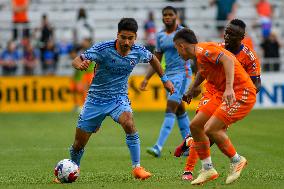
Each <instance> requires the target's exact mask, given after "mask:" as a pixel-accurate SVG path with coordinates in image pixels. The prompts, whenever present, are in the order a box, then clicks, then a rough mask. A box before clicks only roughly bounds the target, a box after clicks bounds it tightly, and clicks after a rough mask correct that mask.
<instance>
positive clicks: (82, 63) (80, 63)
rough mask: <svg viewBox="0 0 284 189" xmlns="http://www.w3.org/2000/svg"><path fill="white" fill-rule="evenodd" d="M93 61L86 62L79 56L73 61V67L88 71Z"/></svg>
mask: <svg viewBox="0 0 284 189" xmlns="http://www.w3.org/2000/svg"><path fill="white" fill-rule="evenodd" d="M90 64H91V61H90V60H84V59H83V58H82V56H77V57H76V58H75V59H74V60H73V61H72V66H73V67H74V68H75V69H77V70H81V71H82V70H87V69H88V67H89V66H90Z"/></svg>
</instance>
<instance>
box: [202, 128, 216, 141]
mask: <svg viewBox="0 0 284 189" xmlns="http://www.w3.org/2000/svg"><path fill="white" fill-rule="evenodd" d="M204 132H205V134H206V135H207V136H208V137H209V138H211V137H212V136H214V133H215V131H214V130H213V129H212V128H210V127H205V129H204Z"/></svg>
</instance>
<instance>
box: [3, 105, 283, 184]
mask: <svg viewBox="0 0 284 189" xmlns="http://www.w3.org/2000/svg"><path fill="white" fill-rule="evenodd" d="M189 114H190V116H191V117H192V116H193V112H189ZM163 115H164V113H163V112H135V113H134V119H135V123H136V127H137V129H138V131H139V134H140V139H141V156H142V157H141V164H142V165H143V166H144V167H145V168H146V169H147V170H149V171H151V172H152V173H153V174H154V176H153V177H151V178H150V179H148V180H145V181H139V180H135V179H134V178H133V177H132V176H131V174H130V173H131V161H130V155H129V152H128V149H127V147H126V144H125V134H124V132H123V130H122V128H120V126H119V125H118V124H116V123H115V122H113V121H112V120H111V119H110V118H107V119H106V120H105V121H104V123H103V126H102V128H101V129H100V131H99V132H98V133H97V134H94V135H93V136H92V138H91V139H90V141H89V143H88V145H87V147H86V151H85V154H84V157H83V159H82V162H81V175H80V178H79V179H78V180H77V181H76V182H75V183H72V184H64V185H58V184H53V183H52V182H51V181H52V179H53V168H54V165H55V164H56V163H57V162H58V161H59V160H61V159H64V158H69V155H68V147H69V146H70V144H71V143H72V142H73V137H74V130H75V125H76V121H77V117H78V115H77V114H75V113H48V114H47V113H45V114H43V113H25V114H0V170H1V171H0V188H5V189H6V188H25V189H30V188H35V189H37V188H76V189H78V188H105V189H108V188H116V189H117V188H121V189H127V188H143V189H145V188H149V189H155V188H171V189H172V188H178V189H181V188H187V189H188V188H196V186H191V185H190V183H189V182H187V181H182V180H181V179H180V178H181V177H180V176H181V173H182V171H183V167H184V162H185V158H175V157H173V151H174V149H175V146H176V145H178V144H179V143H180V142H181V136H180V134H179V131H178V127H177V126H175V127H174V129H173V132H172V133H171V135H170V137H169V138H168V140H167V142H166V145H165V147H164V149H163V154H162V157H161V158H159V159H157V158H153V157H151V156H149V155H148V154H146V152H145V151H146V147H148V146H151V145H153V144H154V143H155V141H156V139H157V136H158V134H159V130H160V125H161V123H162V121H163ZM283 121H284V110H254V111H252V112H251V113H250V115H249V116H248V117H246V118H245V119H244V120H242V121H240V122H238V123H236V124H234V125H233V126H232V127H231V128H230V129H229V131H228V133H229V136H230V137H231V139H232V141H233V143H234V144H235V147H236V149H237V151H238V152H239V153H240V154H242V155H244V156H245V157H246V158H247V159H248V162H249V163H248V166H247V168H246V169H245V170H244V172H243V173H242V176H241V177H240V179H239V180H238V181H237V182H235V183H233V184H231V185H225V179H226V175H227V171H228V169H229V160H228V159H227V158H226V157H225V156H223V155H222V154H221V153H220V151H219V150H218V149H217V148H216V147H213V148H212V151H211V152H212V160H213V163H214V165H215V167H216V169H217V171H218V172H219V174H220V177H219V178H218V179H217V180H216V181H213V182H209V183H207V184H205V185H204V186H203V187H202V188H242V189H246V188H254V189H260V188H268V189H271V188H284V168H283V160H284V147H283V146H284V145H283V142H284V139H283V138H284V135H283V134H284V125H283ZM199 168H200V164H198V165H197V168H196V172H195V174H194V175H195V176H196V175H197V173H198V169H199ZM197 187H198V186H197Z"/></svg>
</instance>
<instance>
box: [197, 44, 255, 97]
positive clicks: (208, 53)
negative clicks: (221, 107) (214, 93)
mask: <svg viewBox="0 0 284 189" xmlns="http://www.w3.org/2000/svg"><path fill="white" fill-rule="evenodd" d="M195 52H196V58H197V67H198V71H199V72H200V74H201V75H202V77H203V78H205V79H206V80H207V82H208V83H209V84H212V85H214V88H215V89H216V90H218V91H222V92H224V91H225V88H226V77H225V71H224V67H223V65H222V64H220V63H219V59H220V58H221V57H222V56H223V55H224V54H226V55H227V56H229V57H231V58H232V59H233V61H234V83H233V88H234V90H235V91H236V90H240V89H243V88H254V89H255V86H254V84H253V82H252V81H251V79H250V77H249V75H248V74H247V73H246V71H245V70H244V68H243V67H242V65H241V64H240V63H239V61H238V60H237V59H236V57H235V56H234V55H233V54H232V53H230V52H229V51H227V50H226V49H224V48H222V47H221V46H219V45H218V44H217V43H214V42H204V43H198V44H197V45H196V50H195Z"/></svg>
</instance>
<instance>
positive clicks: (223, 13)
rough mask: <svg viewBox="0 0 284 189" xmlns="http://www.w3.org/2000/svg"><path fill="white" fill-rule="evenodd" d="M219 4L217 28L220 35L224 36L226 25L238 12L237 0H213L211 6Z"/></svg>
mask: <svg viewBox="0 0 284 189" xmlns="http://www.w3.org/2000/svg"><path fill="white" fill-rule="evenodd" d="M213 5H216V6H217V17H216V20H217V30H218V32H219V35H220V37H222V38H223V35H224V27H225V25H226V24H227V22H228V21H230V20H232V19H233V18H234V17H235V15H236V12H237V7H238V5H237V1H236V0H211V1H210V6H213Z"/></svg>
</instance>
